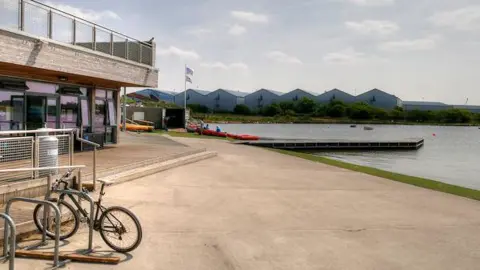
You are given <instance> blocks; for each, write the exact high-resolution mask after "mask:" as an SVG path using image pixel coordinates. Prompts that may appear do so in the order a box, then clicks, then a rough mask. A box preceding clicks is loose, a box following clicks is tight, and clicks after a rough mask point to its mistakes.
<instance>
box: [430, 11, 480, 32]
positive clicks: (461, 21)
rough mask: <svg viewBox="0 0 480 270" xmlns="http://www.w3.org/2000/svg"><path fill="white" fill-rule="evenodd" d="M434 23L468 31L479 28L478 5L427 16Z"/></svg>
mask: <svg viewBox="0 0 480 270" xmlns="http://www.w3.org/2000/svg"><path fill="white" fill-rule="evenodd" d="M429 21H430V22H431V23H433V24H434V25H437V26H441V27H451V28H454V29H456V30H462V31H469V30H479V29H480V6H469V7H464V8H460V9H456V10H452V11H444V12H439V13H436V14H434V15H433V16H432V17H430V18H429Z"/></svg>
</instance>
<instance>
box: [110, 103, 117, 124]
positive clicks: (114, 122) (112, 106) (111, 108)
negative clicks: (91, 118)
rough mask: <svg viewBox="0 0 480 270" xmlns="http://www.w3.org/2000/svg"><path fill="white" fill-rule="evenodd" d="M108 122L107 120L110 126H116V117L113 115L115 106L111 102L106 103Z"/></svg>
mask: <svg viewBox="0 0 480 270" xmlns="http://www.w3.org/2000/svg"><path fill="white" fill-rule="evenodd" d="M108 120H109V123H110V126H116V125H117V117H116V114H115V104H114V102H113V100H109V101H108Z"/></svg>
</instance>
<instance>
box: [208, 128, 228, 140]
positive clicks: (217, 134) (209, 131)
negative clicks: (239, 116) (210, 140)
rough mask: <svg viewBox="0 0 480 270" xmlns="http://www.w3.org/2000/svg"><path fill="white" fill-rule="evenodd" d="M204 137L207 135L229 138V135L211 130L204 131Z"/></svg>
mask: <svg viewBox="0 0 480 270" xmlns="http://www.w3.org/2000/svg"><path fill="white" fill-rule="evenodd" d="M202 135H207V136H216V137H223V138H225V137H227V133H225V132H216V131H214V130H210V129H204V130H203V132H202Z"/></svg>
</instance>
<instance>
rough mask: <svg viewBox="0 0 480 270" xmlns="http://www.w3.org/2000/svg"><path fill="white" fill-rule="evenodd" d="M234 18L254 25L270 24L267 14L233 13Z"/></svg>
mask: <svg viewBox="0 0 480 270" xmlns="http://www.w3.org/2000/svg"><path fill="white" fill-rule="evenodd" d="M231 15H232V17H234V18H235V19H238V20H242V21H247V22H253V23H268V16H267V15H265V14H259V13H253V12H248V11H232V12H231Z"/></svg>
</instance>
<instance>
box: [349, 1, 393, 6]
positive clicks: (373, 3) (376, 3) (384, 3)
mask: <svg viewBox="0 0 480 270" xmlns="http://www.w3.org/2000/svg"><path fill="white" fill-rule="evenodd" d="M346 1H347V2H350V3H352V4H355V5H358V6H388V5H393V4H395V0H346Z"/></svg>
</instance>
